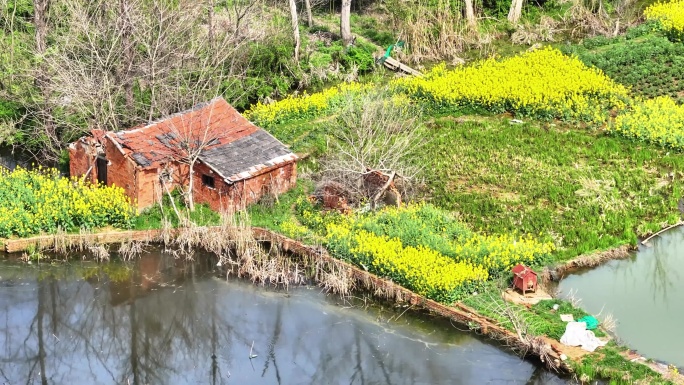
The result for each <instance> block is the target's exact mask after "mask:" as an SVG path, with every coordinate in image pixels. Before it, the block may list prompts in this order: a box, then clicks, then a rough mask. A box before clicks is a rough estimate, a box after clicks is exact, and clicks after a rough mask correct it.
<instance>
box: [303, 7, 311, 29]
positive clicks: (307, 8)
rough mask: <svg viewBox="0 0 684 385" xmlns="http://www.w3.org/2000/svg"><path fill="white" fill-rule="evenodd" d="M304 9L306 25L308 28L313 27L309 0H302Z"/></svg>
mask: <svg viewBox="0 0 684 385" xmlns="http://www.w3.org/2000/svg"><path fill="white" fill-rule="evenodd" d="M304 7H306V24H307V25H308V26H309V28H311V27H313V14H312V13H311V0H304Z"/></svg>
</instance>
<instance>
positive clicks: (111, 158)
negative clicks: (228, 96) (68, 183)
mask: <svg viewBox="0 0 684 385" xmlns="http://www.w3.org/2000/svg"><path fill="white" fill-rule="evenodd" d="M193 154H196V155H197V161H196V162H195V164H194V167H193V172H192V175H190V167H189V165H188V163H189V160H190V159H191V157H192V155H193ZM69 160H70V173H71V175H72V176H84V177H85V178H86V179H87V180H90V181H92V182H102V183H105V184H107V185H117V186H119V187H122V188H123V189H124V190H125V191H126V194H127V195H128V196H129V197H130V198H131V199H132V200H133V201H134V202H137V206H138V208H140V209H143V208H146V207H149V206H152V205H154V204H155V203H157V201H158V200H159V199H160V198H161V197H162V195H163V194H164V193H165V188H168V189H169V190H173V189H174V188H176V187H178V186H183V187H187V186H188V184H189V180H190V179H189V178H190V177H192V178H193V186H194V187H193V194H194V200H195V202H198V203H202V202H204V203H208V204H209V206H211V208H212V209H214V210H217V211H231V210H234V209H236V208H242V207H244V206H246V205H248V204H250V203H254V202H256V201H257V200H259V199H260V198H261V197H262V196H264V195H265V194H280V193H283V192H285V191H287V190H288V189H290V188H291V187H292V186H294V184H295V182H296V178H297V171H296V161H297V156H296V155H295V154H294V153H292V152H291V151H290V150H289V149H288V148H287V146H285V145H284V144H283V143H281V142H280V141H278V140H277V139H276V138H274V137H273V136H272V135H271V134H269V133H268V132H266V131H264V130H263V129H261V128H259V127H257V126H255V125H254V124H252V123H251V122H249V121H248V120H247V119H245V118H244V117H243V116H242V115H240V113H238V112H237V111H236V110H235V109H234V108H233V107H232V106H230V105H229V104H228V103H227V102H226V101H225V100H224V99H223V98H216V99H213V100H211V101H210V102H208V103H203V104H200V105H197V106H195V107H194V108H192V109H190V110H188V111H183V112H180V113H177V114H175V115H171V116H169V117H167V118H164V119H161V120H159V121H156V122H153V123H151V124H149V125H146V126H141V127H137V128H134V129H130V130H126V131H119V132H109V131H104V130H99V129H95V130H92V131H91V135H89V136H86V137H83V138H81V139H79V140H78V141H76V142H74V143H71V144H70V145H69Z"/></svg>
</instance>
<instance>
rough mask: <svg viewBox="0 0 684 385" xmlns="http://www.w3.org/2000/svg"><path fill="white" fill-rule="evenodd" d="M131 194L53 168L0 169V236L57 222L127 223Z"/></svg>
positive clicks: (73, 226)
mask: <svg viewBox="0 0 684 385" xmlns="http://www.w3.org/2000/svg"><path fill="white" fill-rule="evenodd" d="M133 217H134V211H133V208H132V206H131V202H130V199H129V198H128V197H127V196H126V194H125V193H124V191H123V189H122V188H120V187H116V186H111V187H107V186H98V185H93V184H90V183H86V182H83V181H82V180H80V179H76V178H71V179H68V178H63V177H61V176H60V175H59V173H58V172H57V170H55V169H42V168H39V169H37V170H33V171H28V170H25V169H22V168H17V169H15V170H14V171H12V172H8V171H6V170H3V171H0V237H9V236H12V235H16V236H20V237H25V236H29V235H32V234H37V233H40V232H55V231H56V230H57V229H58V228H61V229H63V230H66V231H73V230H77V229H80V228H86V229H91V228H97V227H104V226H116V227H122V228H128V227H130V225H131V221H132V219H133Z"/></svg>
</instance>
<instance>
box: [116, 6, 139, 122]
mask: <svg viewBox="0 0 684 385" xmlns="http://www.w3.org/2000/svg"><path fill="white" fill-rule="evenodd" d="M130 11H131V10H130V4H129V2H128V0H120V1H119V21H120V22H121V23H122V25H121V44H122V46H123V63H122V66H121V74H120V79H119V80H120V81H121V82H122V83H123V89H124V96H125V100H126V111H129V113H132V112H133V108H135V106H134V103H135V100H134V96H133V77H132V76H131V71H132V70H133V42H132V39H131V35H132V31H131V30H132V26H131V19H130ZM126 123H130V122H126ZM113 128H114V129H118V128H119V127H113Z"/></svg>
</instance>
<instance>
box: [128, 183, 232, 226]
mask: <svg viewBox="0 0 684 385" xmlns="http://www.w3.org/2000/svg"><path fill="white" fill-rule="evenodd" d="M174 195H175V196H176V199H175V201H176V206H177V207H178V210H180V211H183V212H186V211H187V208H186V207H185V205H184V204H183V203H182V202H183V200H182V199H181V198H180V197H179V196H178V194H175V191H174ZM163 205H164V207H163V208H160V207H159V205H155V206H152V207H149V208H147V209H145V210H144V211H142V212H141V213H140V215H138V216H137V217H135V219H134V220H133V229H134V230H150V229H161V228H162V220H163V218H167V219H168V220H170V221H171V225H172V226H173V227H177V226H178V217H177V216H176V213H175V212H174V211H173V207H172V206H171V202H170V201H169V199H168V197H167V196H165V197H164V200H163ZM190 220H191V221H192V222H194V223H195V224H197V225H198V226H216V225H218V224H220V223H221V217H220V216H219V214H218V213H217V212H216V211H212V210H211V208H209V206H208V205H207V204H204V203H199V204H195V211H193V212H190Z"/></svg>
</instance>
